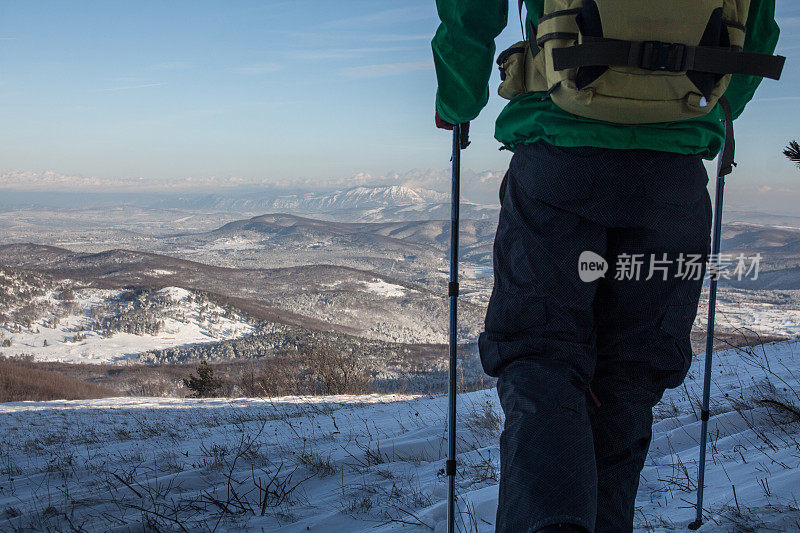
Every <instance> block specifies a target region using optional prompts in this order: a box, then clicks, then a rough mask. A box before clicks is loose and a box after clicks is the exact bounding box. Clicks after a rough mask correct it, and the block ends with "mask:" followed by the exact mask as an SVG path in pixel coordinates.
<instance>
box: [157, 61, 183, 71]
mask: <svg viewBox="0 0 800 533" xmlns="http://www.w3.org/2000/svg"><path fill="white" fill-rule="evenodd" d="M191 67H192V64H191V63H190V62H189V61H164V62H161V63H156V64H155V65H153V69H154V70H167V71H169V70H186V69H188V68H191Z"/></svg>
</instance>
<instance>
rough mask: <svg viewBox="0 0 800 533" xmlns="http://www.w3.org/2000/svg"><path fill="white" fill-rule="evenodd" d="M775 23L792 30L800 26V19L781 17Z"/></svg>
mask: <svg viewBox="0 0 800 533" xmlns="http://www.w3.org/2000/svg"><path fill="white" fill-rule="evenodd" d="M775 22H777V23H778V26H780V27H781V28H791V27H795V26H800V17H780V18H778V19H777V20H776V21H775Z"/></svg>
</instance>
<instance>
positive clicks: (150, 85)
mask: <svg viewBox="0 0 800 533" xmlns="http://www.w3.org/2000/svg"><path fill="white" fill-rule="evenodd" d="M162 85H164V84H163V83H143V84H141V85H126V86H124V87H111V88H109V89H103V90H104V91H128V90H130V89H145V88H147V87H161V86H162Z"/></svg>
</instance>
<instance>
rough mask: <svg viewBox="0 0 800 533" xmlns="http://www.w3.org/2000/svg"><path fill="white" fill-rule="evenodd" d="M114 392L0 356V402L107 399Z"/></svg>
mask: <svg viewBox="0 0 800 533" xmlns="http://www.w3.org/2000/svg"><path fill="white" fill-rule="evenodd" d="M114 395H115V394H114V391H112V390H111V389H107V388H105V387H100V386H98V385H95V384H92V383H86V382H84V381H80V380H78V379H74V378H70V377H67V376H63V375H61V374H57V373H55V372H47V371H45V370H39V369H37V368H34V367H33V365H32V364H31V363H29V362H26V361H16V360H14V359H10V358H6V357H0V402H20V401H36V402H40V401H48V400H86V399H91V398H108V397H109V396H114Z"/></svg>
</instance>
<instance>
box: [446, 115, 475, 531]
mask: <svg viewBox="0 0 800 533" xmlns="http://www.w3.org/2000/svg"><path fill="white" fill-rule="evenodd" d="M468 144H469V124H468V123H467V124H456V125H455V126H454V127H453V159H452V161H453V176H452V197H451V202H452V203H451V206H450V283H449V284H448V287H447V295H448V297H449V298H450V344H449V356H450V361H449V369H448V379H449V383H448V385H449V387H448V391H447V401H448V407H447V462H446V463H445V473H446V474H447V531H448V533H454V531H455V525H456V365H457V363H458V357H457V355H458V354H457V348H458V330H457V326H458V226H459V224H458V217H459V203H460V199H459V198H460V195H461V150H463V149H464V148H466V147H467V145H468Z"/></svg>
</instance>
